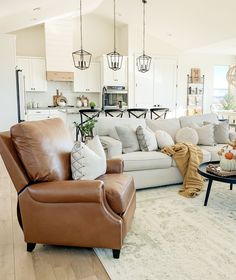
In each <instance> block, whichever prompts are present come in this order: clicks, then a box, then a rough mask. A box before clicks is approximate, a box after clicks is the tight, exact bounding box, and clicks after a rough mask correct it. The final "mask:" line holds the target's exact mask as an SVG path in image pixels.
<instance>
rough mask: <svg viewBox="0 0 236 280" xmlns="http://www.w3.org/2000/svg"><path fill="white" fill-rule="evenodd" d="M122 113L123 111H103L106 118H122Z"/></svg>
mask: <svg viewBox="0 0 236 280" xmlns="http://www.w3.org/2000/svg"><path fill="white" fill-rule="evenodd" d="M124 111H125V110H123V109H104V112H105V116H106V117H116V118H122V117H123V114H124Z"/></svg>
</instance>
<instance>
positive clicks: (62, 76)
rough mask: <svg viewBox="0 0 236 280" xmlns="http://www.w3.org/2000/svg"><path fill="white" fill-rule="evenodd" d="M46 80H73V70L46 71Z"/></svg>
mask: <svg viewBox="0 0 236 280" xmlns="http://www.w3.org/2000/svg"><path fill="white" fill-rule="evenodd" d="M47 81H54V82H73V81H74V72H57V71H47Z"/></svg>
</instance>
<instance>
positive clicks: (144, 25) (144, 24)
mask: <svg viewBox="0 0 236 280" xmlns="http://www.w3.org/2000/svg"><path fill="white" fill-rule="evenodd" d="M145 4H146V1H145V0H143V55H145V39H146V38H145V37H146V20H145V19H146V12H145Z"/></svg>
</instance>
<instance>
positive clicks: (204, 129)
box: [192, 123, 215, 146]
mask: <svg viewBox="0 0 236 280" xmlns="http://www.w3.org/2000/svg"><path fill="white" fill-rule="evenodd" d="M192 127H193V128H194V129H195V130H196V131H197V134H198V137H199V139H198V145H204V146H214V145H215V137H214V125H213V124H207V125H204V126H199V125H197V124H195V123H194V124H193V125H192Z"/></svg>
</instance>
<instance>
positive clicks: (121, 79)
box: [102, 56, 128, 87]
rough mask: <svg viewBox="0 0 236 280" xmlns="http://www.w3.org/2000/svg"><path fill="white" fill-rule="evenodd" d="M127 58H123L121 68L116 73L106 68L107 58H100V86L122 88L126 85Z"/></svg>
mask: <svg viewBox="0 0 236 280" xmlns="http://www.w3.org/2000/svg"><path fill="white" fill-rule="evenodd" d="M127 62H128V58H127V57H126V56H124V57H123V62H122V67H121V69H120V70H118V71H113V70H111V69H110V68H109V67H108V62H107V57H106V56H103V57H102V84H103V86H124V87H127V84H128V71H127V65H128V63H127Z"/></svg>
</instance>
